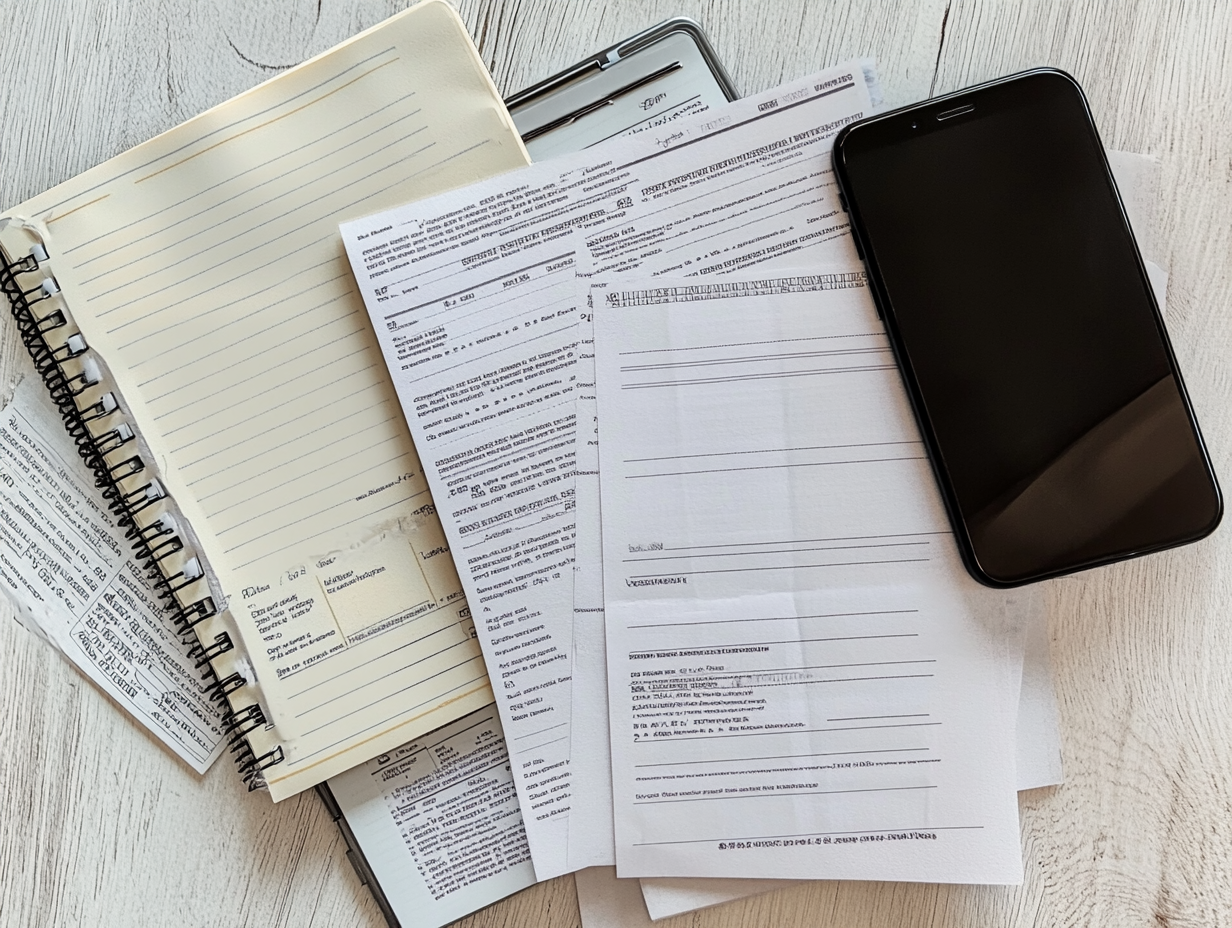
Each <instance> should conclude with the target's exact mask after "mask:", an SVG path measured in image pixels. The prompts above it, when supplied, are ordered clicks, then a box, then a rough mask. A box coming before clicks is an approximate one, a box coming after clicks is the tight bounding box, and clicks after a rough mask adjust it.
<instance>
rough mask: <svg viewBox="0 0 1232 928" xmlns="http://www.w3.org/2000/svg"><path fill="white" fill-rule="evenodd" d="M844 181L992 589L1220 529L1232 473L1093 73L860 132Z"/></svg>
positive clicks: (916, 401) (948, 104) (937, 452)
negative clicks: (1208, 443) (1168, 312)
mask: <svg viewBox="0 0 1232 928" xmlns="http://www.w3.org/2000/svg"><path fill="white" fill-rule="evenodd" d="M834 167H835V174H836V176H837V179H838V184H839V190H840V195H841V202H842V203H843V205H844V206H845V207H847V208H848V209H849V211H850V214H851V227H852V234H853V235H854V237H855V241H856V247H857V249H858V250H859V253H860V255H861V257H862V258H863V259H864V262H865V265H866V267H867V270H868V277H869V283H870V290H871V291H872V294H873V298H874V300H875V302H876V304H877V310H878V312H879V313H880V315H881V317H882V319H883V320H884V322H885V326H886V331H887V334H888V336H889V339H890V343H891V345H892V347H893V350H894V353H895V356H896V358H897V360H898V364H899V368H900V370H901V372H902V375H903V379H904V381H905V383H906V386H907V391H908V393H909V395H910V398H911V402H912V405H913V407H914V410H915V414H916V418H917V420H918V422H919V425H920V429H921V432H922V433H923V437H924V441H925V444H926V446H927V449H928V453H929V457H930V460H931V461H932V465H933V470H934V473H935V474H936V477H937V480H938V482H939V484H940V486H941V490H942V494H943V496H944V499H945V503H946V507H947V509H948V510H949V515H950V520H951V522H952V523H953V526H954V532H955V535H956V537H957V540H958V544H959V547H960V549H961V551H962V555H963V559H964V561H965V562H966V565H967V568H968V569H969V570H970V572H971V573H972V574H973V575H974V576H975V578H976V579H977V580H980V581H981V582H983V583H986V584H988V585H991V586H999V587H1005V586H1017V585H1019V584H1023V583H1029V582H1032V581H1035V580H1042V579H1045V578H1047V577H1054V576H1057V575H1060V574H1065V573H1070V572H1072V571H1075V570H1081V569H1084V568H1088V567H1094V566H1097V565H1101V564H1108V563H1111V562H1113V561H1118V560H1122V559H1125V558H1129V557H1134V556H1136V555H1140V554H1146V553H1148V552H1152V551H1159V550H1161V549H1164V548H1169V547H1173V546H1175V545H1181V544H1186V543H1188V542H1192V541H1196V540H1198V539H1200V538H1202V537H1204V536H1206V535H1208V534H1209V533H1210V532H1212V531H1213V530H1214V529H1215V527H1216V526H1217V525H1218V524H1219V520H1220V517H1221V516H1222V514H1223V501H1222V497H1221V495H1220V491H1219V486H1218V483H1217V481H1216V478H1215V473H1214V471H1213V469H1212V468H1211V464H1210V460H1209V458H1208V456H1207V452H1206V448H1205V446H1204V444H1203V441H1202V436H1201V433H1200V432H1199V430H1198V423H1197V420H1196V419H1195V418H1194V414H1193V410H1192V408H1191V406H1190V403H1189V398H1188V396H1187V395H1186V392H1185V387H1184V384H1183V382H1182V380H1181V374H1180V371H1179V370H1178V368H1177V364H1176V358H1175V357H1174V356H1173V353H1172V348H1171V345H1170V344H1169V342H1168V335H1167V332H1166V331H1165V329H1164V323H1163V318H1162V316H1161V315H1160V311H1159V307H1158V305H1157V304H1156V301H1155V297H1154V295H1153V293H1152V290H1151V287H1150V284H1149V281H1148V279H1147V274H1146V269H1145V267H1144V266H1143V263H1142V258H1141V256H1140V255H1139V253H1138V248H1137V245H1136V244H1135V241H1134V236H1133V232H1132V230H1131V229H1130V226H1129V221H1128V219H1127V218H1126V213H1125V209H1124V207H1123V205H1122V203H1121V200H1120V196H1119V195H1118V193H1117V189H1116V184H1115V182H1114V181H1113V178H1112V174H1111V171H1110V170H1109V168H1108V162H1107V159H1106V157H1105V155H1104V149H1103V146H1102V145H1101V143H1100V140H1099V135H1098V133H1097V132H1096V129H1095V124H1094V121H1093V120H1092V118H1091V113H1090V108H1089V107H1088V105H1087V101H1086V98H1085V96H1084V95H1083V93H1082V89H1081V88H1080V87H1079V86H1078V83H1077V82H1076V81H1075V80H1074V79H1073V78H1072V77H1070V76H1069V75H1068V74H1065V73H1064V72H1062V71H1058V70H1054V69H1051V68H1041V69H1037V70H1032V71H1026V72H1024V73H1021V74H1016V75H1013V76H1011V77H1007V78H1003V79H1001V80H996V81H992V82H990V83H987V84H981V85H979V86H977V87H972V88H970V89H967V90H963V91H960V92H958V93H954V94H950V95H948V96H945V97H940V98H937V99H934V100H930V101H926V102H924V103H919V104H915V105H913V106H908V107H905V108H903V109H899V110H895V111H892V112H889V113H885V114H883V115H879V116H874V117H872V118H870V119H866V120H863V121H861V122H858V123H853V124H852V125H850V126H847V127H846V128H844V129H843V131H842V132H840V133H839V135H838V136H837V138H836V139H835V143H834Z"/></svg>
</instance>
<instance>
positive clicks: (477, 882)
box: [327, 705, 535, 928]
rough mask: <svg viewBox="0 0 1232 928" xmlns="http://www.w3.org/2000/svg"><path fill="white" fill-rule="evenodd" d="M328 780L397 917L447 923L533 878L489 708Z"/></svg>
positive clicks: (420, 924) (427, 926)
mask: <svg viewBox="0 0 1232 928" xmlns="http://www.w3.org/2000/svg"><path fill="white" fill-rule="evenodd" d="M328 786H329V790H330V792H331V793H332V796H333V799H334V801H335V802H336V803H337V804H338V812H340V813H341V814H343V815H345V816H346V828H347V829H349V830H350V832H351V834H352V835H354V837H355V841H356V843H358V845H359V850H360V851H361V852H362V854H363V855H364V859H365V861H366V863H367V865H368V867H369V868H370V869H371V872H372V874H373V876H374V877H376V879H377V881H378V883H379V884H380V888H381V890H382V892H383V893H384V895H385V898H386V900H387V901H388V903H389V906H390V907H391V908H392V909H393V911H394V914H395V915H396V916H397V918H398V921H399V922H401V923H402V924H403V925H415V926H416V928H437V926H440V925H447V924H449V923H450V922H453V921H456V920H457V919H459V918H462V917H463V916H465V915H469V914H470V913H472V912H474V911H476V910H477V909H481V908H483V907H484V906H486V905H491V904H492V903H493V902H496V901H497V900H498V899H503V898H505V897H506V896H508V895H510V894H512V893H516V892H518V891H519V890H522V889H525V888H526V887H527V886H530V885H532V884H533V883H534V882H535V871H534V868H533V867H532V866H531V861H530V848H529V846H528V845H527V843H526V830H525V829H524V828H523V827H522V813H521V810H520V809H519V808H518V799H517V795H516V794H515V792H514V786H513V776H512V774H511V773H510V771H509V754H508V752H507V751H506V749H505V739H504V733H503V732H502V731H501V725H500V720H499V719H498V718H497V715H496V707H495V706H491V705H489V706H485V707H484V708H482V709H479V710H478V711H476V712H472V713H471V714H470V715H467V716H464V717H462V718H460V719H458V720H457V721H455V722H451V723H449V724H448V725H445V726H444V727H442V728H438V729H437V730H436V731H433V732H430V733H429V734H427V735H425V736H424V737H422V738H417V739H415V740H414V741H410V742H407V743H406V744H404V745H401V746H399V747H397V748H395V749H394V750H392V751H390V752H388V753H386V754H382V755H380V756H379V757H376V758H374V759H373V760H370V761H368V762H367V763H364V764H361V765H360V766H358V767H353V768H352V769H350V770H348V771H346V772H345V773H341V774H339V775H338V776H336V777H333V778H332V779H330V780H329V783H328ZM327 804H328V802H327Z"/></svg>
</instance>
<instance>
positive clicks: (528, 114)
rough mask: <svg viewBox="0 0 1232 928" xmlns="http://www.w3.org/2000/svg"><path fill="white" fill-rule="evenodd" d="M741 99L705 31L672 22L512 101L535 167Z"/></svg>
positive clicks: (508, 103)
mask: <svg viewBox="0 0 1232 928" xmlns="http://www.w3.org/2000/svg"><path fill="white" fill-rule="evenodd" d="M738 96H739V94H738V93H736V88H735V85H734V84H733V83H732V80H731V78H730V77H729V76H728V74H727V71H726V70H725V69H724V68H723V65H722V64H721V63H720V62H719V59H718V56H717V55H716V54H715V52H714V49H713V48H712V47H711V45H710V42H709V40H707V38H706V34H705V33H704V32H703V31H702V27H701V26H700V25H698V24H697V23H696V22H695V21H694V20H692V19H689V18H688V17H685V16H678V17H676V18H674V19H669V20H665V21H664V22H661V23H659V24H658V25H657V26H652V27H651V28H649V29H647V30H646V31H644V32H639V33H638V34H637V35H635V36H632V37H630V38H628V39H625V40H624V41H623V42H619V43H618V44H616V45H613V46H611V47H610V48H605V49H603V50H602V51H600V52H597V53H596V54H594V55H591V56H590V57H588V58H585V59H583V60H582V61H579V62H578V63H577V64H575V65H573V66H572V67H570V68H566V69H565V70H564V71H561V72H560V73H559V74H556V75H554V76H552V77H549V78H548V79H547V80H544V81H540V82H539V83H538V84H535V85H534V86H532V87H528V88H526V89H525V90H522V91H519V92H518V93H515V94H513V95H512V96H511V97H509V98H507V99H506V100H505V105H506V106H508V107H509V112H510V114H511V115H512V116H513V121H514V124H515V125H516V126H517V128H518V132H520V133H521V135H522V141H523V142H524V143H525V145H526V149H527V151H528V152H530V156H531V158H533V159H534V160H535V161H542V160H544V159H546V158H551V157H553V156H555V155H559V154H564V153H566V152H573V151H580V150H581V149H583V148H589V147H590V146H591V145H597V144H598V143H599V142H603V141H606V140H607V139H610V138H614V137H615V136H618V135H632V134H636V133H639V132H643V131H646V130H648V129H654V128H657V127H659V126H663V125H666V124H668V123H670V122H673V121H674V120H677V119H681V118H683V117H685V116H689V115H692V114H693V113H697V112H702V111H703V110H706V109H709V108H711V107H713V106H719V105H721V104H723V103H727V102H729V101H731V100H735V99H736V98H737V97H738Z"/></svg>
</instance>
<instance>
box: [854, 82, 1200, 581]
mask: <svg viewBox="0 0 1232 928" xmlns="http://www.w3.org/2000/svg"><path fill="white" fill-rule="evenodd" d="M1038 80H1047V81H1063V82H1065V83H1066V84H1067V85H1068V88H1069V89H1071V90H1072V91H1073V92H1074V93H1076V96H1077V99H1078V101H1079V102H1080V103H1081V107H1082V111H1083V113H1084V115H1085V122H1086V127H1087V131H1088V133H1089V137H1090V138H1089V141H1090V142H1091V143H1092V144H1093V145H1094V146H1095V149H1096V151H1097V152H1098V156H1099V159H1100V162H1101V164H1102V166H1103V175H1104V179H1105V182H1106V183H1107V185H1108V189H1109V191H1110V193H1111V194H1112V197H1113V199H1114V201H1115V203H1116V206H1117V210H1118V215H1119V219H1120V223H1121V225H1122V226H1123V231H1124V232H1125V234H1126V236H1127V239H1126V240H1127V241H1128V242H1129V243H1130V247H1131V248H1132V250H1133V258H1134V263H1135V266H1136V267H1137V270H1138V273H1139V275H1140V277H1141V281H1142V284H1143V289H1144V291H1145V294H1146V297H1147V301H1148V303H1149V306H1150V308H1151V311H1152V313H1153V317H1154V320H1155V326H1156V331H1157V333H1158V336H1159V340H1160V343H1161V345H1162V347H1163V349H1164V353H1165V355H1166V357H1167V361H1168V366H1169V368H1170V370H1171V372H1172V375H1173V376H1174V378H1175V380H1176V384H1177V388H1178V390H1179V392H1180V397H1181V401H1182V402H1183V404H1184V407H1185V411H1186V414H1187V416H1188V418H1189V422H1190V426H1191V427H1192V429H1193V433H1194V437H1195V438H1196V440H1197V445H1198V450H1199V453H1200V454H1201V457H1202V461H1203V463H1204V464H1205V466H1206V471H1207V474H1208V476H1209V479H1210V482H1211V485H1212V487H1213V489H1214V494H1215V500H1216V507H1215V514H1214V517H1213V518H1212V520H1211V521H1210V522H1209V523H1208V524H1207V525H1205V526H1203V527H1201V528H1199V529H1198V530H1196V531H1194V532H1192V533H1190V534H1188V535H1185V536H1184V537H1181V538H1168V539H1162V540H1160V541H1159V542H1158V543H1157V544H1151V545H1146V546H1142V547H1139V548H1135V549H1133V550H1131V551H1126V552H1120V553H1114V554H1110V555H1106V556H1099V557H1095V558H1090V559H1087V560H1082V561H1075V562H1073V563H1069V564H1065V565H1064V566H1062V567H1058V568H1054V569H1047V570H1041V571H1039V572H1037V573H1035V574H1032V575H1030V576H1027V577H1020V578H1014V579H1012V580H1007V579H1004V578H999V577H995V576H992V575H991V574H989V573H988V572H987V571H986V570H985V569H984V567H983V566H982V565H981V564H980V560H979V556H978V553H977V552H976V550H975V547H974V545H973V543H972V540H971V536H970V533H969V531H968V529H967V525H966V521H965V519H964V518H963V515H962V510H961V507H960V506H959V504H958V498H957V495H956V493H955V490H954V487H953V485H952V483H951V481H950V477H949V474H948V471H947V468H946V466H945V463H944V462H945V452H944V449H942V448H941V447H940V445H939V443H938V441H937V438H936V434H935V432H934V430H933V427H932V424H931V422H930V420H929V416H928V412H927V404H926V403H925V398H924V396H923V393H922V391H921V389H920V387H919V382H918V379H917V377H916V375H915V371H914V368H913V366H912V361H911V355H910V349H909V346H907V345H906V344H905V342H904V340H903V338H902V334H901V332H900V329H899V326H898V320H897V317H896V315H895V312H894V305H893V301H892V300H891V299H890V296H889V294H888V293H887V292H886V289H885V286H884V281H883V278H882V275H881V273H880V269H879V266H878V256H877V253H876V249H875V248H874V247H873V245H872V243H871V241H870V239H869V237H868V235H867V233H866V231H865V226H864V223H863V219H862V217H861V214H860V202H859V195H858V193H857V192H856V191H855V190H854V189H853V187H852V184H851V180H850V176H849V174H848V172H847V163H848V160H849V159H850V158H852V157H853V155H854V156H855V157H858V154H859V152H858V148H857V146H858V145H863V146H876V145H879V144H885V143H892V142H895V141H897V140H900V139H904V138H908V137H911V136H914V135H919V134H920V133H925V132H928V133H931V132H944V131H945V130H946V127H947V124H949V125H952V124H954V123H948V122H947V119H948V116H947V115H946V114H949V113H954V117H955V118H959V117H961V116H962V115H963V114H964V113H965V112H969V111H970V110H969V109H968V108H969V107H970V106H971V105H974V107H975V108H976V110H978V111H981V112H983V111H986V110H987V108H988V106H990V105H992V106H995V105H997V103H998V102H999V101H1001V102H1003V101H1004V100H1005V99H1006V98H1007V97H1006V95H1007V94H1008V96H1009V98H1010V99H1013V98H1014V97H1015V96H1016V95H1017V94H1020V93H1028V92H1030V88H1029V87H1027V86H1026V85H1028V84H1030V83H1031V82H1034V81H1038ZM955 111H959V112H955ZM939 114H941V115H942V116H943V118H941V119H938V115H939ZM853 138H854V139H855V141H854V142H853V141H852V140H853ZM833 159H834V174H835V178H836V181H837V183H838V187H839V192H840V200H841V202H842V204H843V207H844V208H845V209H846V210H847V211H848V213H849V216H850V221H851V229H852V237H853V239H854V240H855V245H856V250H857V252H858V253H859V255H860V257H861V258H862V259H863V261H864V264H865V267H866V269H867V272H868V282H869V290H870V292H871V294H872V297H873V301H874V303H875V304H876V307H877V313H878V315H879V316H880V317H881V319H882V321H883V322H884V324H885V327H886V332H887V335H888V337H889V342H890V346H891V349H892V350H893V353H894V357H895V360H896V361H897V363H898V367H899V371H900V373H901V374H902V378H903V382H904V385H905V387H906V389H907V394H908V397H909V399H910V401H911V407H912V410H913V412H914V414H915V418H916V422H917V423H918V425H919V427H920V432H921V436H922V438H923V440H924V444H925V447H926V449H927V451H928V459H929V462H930V464H931V466H932V469H933V474H934V476H935V477H936V479H937V483H938V486H939V487H940V489H941V495H942V499H943V501H944V504H945V507H946V511H947V513H948V515H949V518H950V523H951V525H952V526H953V529H954V536H955V539H956V541H957V543H958V547H959V552H960V554H961V556H962V559H963V562H964V564H965V565H966V567H967V570H968V571H969V572H970V573H971V575H972V576H973V577H975V578H976V579H977V580H979V581H980V582H981V583H983V584H985V585H987V586H992V587H998V588H1010V587H1016V586H1022V585H1024V584H1027V583H1035V582H1038V581H1040V580H1046V579H1049V578H1052V577H1058V576H1064V575H1067V574H1071V573H1075V572H1077V571H1080V570H1087V569H1090V568H1092V567H1099V566H1103V565H1106V564H1112V563H1117V562H1120V561H1124V560H1128V559H1130V558H1134V557H1139V556H1141V555H1144V554H1150V553H1154V552H1156V551H1163V550H1167V549H1169V548H1174V547H1179V546H1180V545H1185V544H1190V543H1192V542H1195V541H1198V540H1200V539H1202V538H1205V537H1206V536H1208V535H1209V534H1210V533H1211V532H1213V531H1214V530H1215V529H1216V527H1218V525H1219V522H1220V520H1221V519H1222V517H1223V495H1222V492H1221V491H1220V488H1219V482H1218V479H1217V478H1216V475H1215V471H1214V468H1213V467H1212V466H1211V460H1210V454H1209V452H1208V451H1207V448H1206V443H1205V441H1204V440H1203V437H1202V432H1201V429H1200V428H1199V427H1198V422H1197V419H1196V417H1195V415H1194V411H1193V404H1192V403H1191V402H1190V399H1189V393H1188V391H1187V390H1186V387H1185V382H1184V379H1183V377H1182V375H1181V371H1180V367H1179V365H1178V364H1177V361H1176V355H1175V353H1174V352H1173V349H1172V343H1171V341H1170V339H1169V338H1168V333H1167V329H1166V327H1165V325H1164V320H1163V315H1162V313H1161V312H1160V309H1159V305H1158V303H1157V301H1156V299H1155V295H1154V292H1153V290H1152V289H1151V286H1150V282H1149V278H1148V276H1147V271H1146V265H1145V264H1144V263H1143V260H1142V255H1141V251H1140V249H1139V248H1138V244H1137V239H1136V238H1135V236H1134V233H1133V228H1132V227H1131V226H1130V223H1129V216H1128V214H1127V213H1126V211H1125V205H1124V203H1123V201H1122V200H1121V196H1120V192H1119V191H1118V190H1117V186H1116V180H1115V179H1114V178H1113V175H1112V169H1111V168H1110V167H1109V165H1108V159H1107V157H1106V155H1105V153H1104V147H1103V144H1102V143H1101V141H1100V138H1099V132H1098V130H1097V129H1096V127H1095V121H1094V118H1093V117H1092V115H1091V109H1090V105H1089V103H1088V102H1087V98H1086V95H1085V94H1084V93H1083V91H1082V88H1081V86H1080V85H1079V84H1078V82H1077V81H1076V80H1075V79H1074V78H1073V77H1072V76H1070V75H1069V74H1067V73H1066V72H1064V71H1061V70H1059V69H1057V68H1033V69H1031V70H1028V71H1022V72H1019V73H1017V74H1012V75H1009V76H1007V77H1003V78H999V79H997V80H993V81H989V82H987V83H983V84H979V85H976V86H974V87H969V88H965V89H963V90H959V91H956V92H954V93H951V94H946V95H944V96H941V97H937V98H934V99H931V100H927V101H922V102H920V103H915V104H912V105H910V106H905V107H901V108H899V109H895V110H892V111H890V112H887V113H883V114H879V115H876V116H872V117H870V118H868V119H864V120H861V121H859V122H856V123H852V124H851V125H849V126H845V127H844V128H843V129H842V130H841V131H840V132H839V134H838V135H837V137H836V138H835V141H834V153H833Z"/></svg>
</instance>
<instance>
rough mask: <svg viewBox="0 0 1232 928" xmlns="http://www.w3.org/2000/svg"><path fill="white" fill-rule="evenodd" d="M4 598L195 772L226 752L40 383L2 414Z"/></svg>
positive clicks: (200, 686) (0, 565) (21, 389)
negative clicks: (10, 600) (5, 596)
mask: <svg viewBox="0 0 1232 928" xmlns="http://www.w3.org/2000/svg"><path fill="white" fill-rule="evenodd" d="M0 592H3V593H5V594H7V595H8V596H9V598H10V599H12V601H13V603H14V604H15V605H16V606H17V610H18V613H17V614H18V616H19V618H20V620H21V621H22V622H23V624H26V625H28V626H30V629H31V631H33V632H35V633H36V634H39V635H41V636H42V637H43V638H45V639H46V640H47V641H49V642H50V643H51V644H53V645H54V646H55V647H56V648H57V649H59V650H60V651H61V652H62V653H63V654H64V656H65V657H67V658H68V659H69V660H70V661H71V662H72V663H73V664H74V665H75V666H76V667H77V668H78V669H79V670H81V672H82V673H84V674H85V675H86V676H87V677H89V678H90V680H92V681H93V682H94V684H95V685H96V686H97V687H98V688H99V689H101V690H102V691H103V692H104V693H106V694H107V695H108V696H110V697H111V698H112V699H114V700H115V701H116V702H117V703H119V704H120V705H121V706H123V707H124V708H125V709H126V710H127V711H128V713H129V714H130V715H131V716H132V717H133V718H134V719H136V720H137V721H138V722H140V723H141V724H142V725H144V726H145V727H146V728H147V729H148V730H149V731H150V732H151V733H152V734H153V735H154V736H155V737H156V738H158V740H159V741H161V742H162V743H163V744H165V745H166V746H167V747H168V748H170V749H171V750H172V751H173V752H174V753H175V754H176V755H177V756H178V757H179V758H180V759H181V760H183V761H184V763H186V764H188V765H189V766H190V767H192V769H193V770H195V771H197V773H204V772H205V770H206V768H208V767H209V766H210V764H211V763H213V761H214V759H215V758H216V757H218V755H219V754H220V753H222V748H223V721H222V710H221V708H220V706H219V704H218V703H216V702H213V701H211V700H210V698H209V697H208V695H207V694H206V682H205V681H203V680H202V679H201V671H200V670H199V669H197V668H196V667H195V666H194V663H195V662H194V661H193V660H192V659H191V658H190V657H189V656H188V652H189V645H188V643H186V642H185V641H184V640H183V639H182V638H181V636H180V635H179V634H177V633H176V631H175V628H174V626H173V624H172V622H171V617H170V613H169V612H168V611H167V609H166V607H165V606H164V604H163V603H162V602H161V601H160V600H159V598H158V595H157V592H156V591H155V590H154V589H153V588H152V587H151V585H150V582H149V581H148V580H147V579H146V573H145V571H144V570H143V569H142V568H141V566H140V565H139V564H137V563H136V561H135V560H134V559H133V556H132V551H131V550H130V549H129V541H128V539H127V538H125V536H124V530H123V529H121V528H119V527H118V526H117V525H116V523H115V519H114V517H113V516H112V514H111V512H110V511H109V510H108V508H107V504H106V502H105V501H104V500H103V497H102V494H101V492H100V491H99V490H98V489H97V488H96V487H95V486H94V479H93V476H92V475H91V473H90V471H89V470H88V469H87V468H86V466H85V464H84V463H83V462H82V461H81V459H80V458H79V457H78V456H77V448H76V446H75V445H74V444H73V440H72V439H71V438H70V437H69V435H68V433H67V432H66V431H65V430H64V423H63V422H62V421H61V419H60V416H59V414H58V413H57V412H56V408H55V406H54V405H53V404H52V402H51V399H50V398H49V397H48V396H47V390H46V388H45V387H44V386H43V383H42V381H41V380H39V379H38V378H36V377H27V378H26V379H25V380H23V381H22V382H21V384H20V386H18V388H17V391H16V393H15V394H14V396H13V401H12V402H11V403H10V404H9V405H8V406H7V407H5V409H4V410H3V412H2V413H0Z"/></svg>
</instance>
